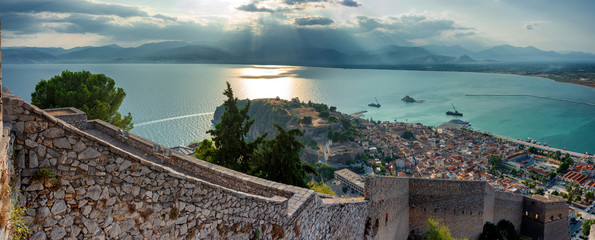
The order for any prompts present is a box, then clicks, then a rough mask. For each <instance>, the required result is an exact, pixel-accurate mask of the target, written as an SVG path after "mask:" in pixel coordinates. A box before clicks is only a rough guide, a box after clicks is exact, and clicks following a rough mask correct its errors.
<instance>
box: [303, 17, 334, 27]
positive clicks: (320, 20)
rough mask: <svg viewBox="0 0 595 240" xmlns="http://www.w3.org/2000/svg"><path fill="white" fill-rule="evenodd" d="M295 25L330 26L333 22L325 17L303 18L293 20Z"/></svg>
mask: <svg viewBox="0 0 595 240" xmlns="http://www.w3.org/2000/svg"><path fill="white" fill-rule="evenodd" d="M294 22H295V25H298V26H315V25H322V26H324V25H331V24H333V23H334V22H335V21H333V20H332V19H330V18H326V17H303V18H296V19H294Z"/></svg>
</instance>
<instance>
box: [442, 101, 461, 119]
mask: <svg viewBox="0 0 595 240" xmlns="http://www.w3.org/2000/svg"><path fill="white" fill-rule="evenodd" d="M450 105H452V109H453V110H455V111H454V112H453V111H447V112H446V115H452V116H459V117H462V116H463V113H460V112H459V111H457V109H456V108H455V105H453V104H452V103H451V104H450Z"/></svg>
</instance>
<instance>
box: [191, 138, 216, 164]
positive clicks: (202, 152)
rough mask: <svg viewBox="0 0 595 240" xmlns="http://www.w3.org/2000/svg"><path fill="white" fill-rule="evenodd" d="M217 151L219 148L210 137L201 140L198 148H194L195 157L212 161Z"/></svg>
mask: <svg viewBox="0 0 595 240" xmlns="http://www.w3.org/2000/svg"><path fill="white" fill-rule="evenodd" d="M216 151H217V149H216V148H215V146H213V142H212V141H211V140H209V139H205V140H202V142H200V145H198V147H197V148H195V149H194V152H195V153H194V157H195V158H198V159H202V160H205V161H209V162H212V161H213V155H215V152H216Z"/></svg>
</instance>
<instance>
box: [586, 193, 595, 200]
mask: <svg viewBox="0 0 595 240" xmlns="http://www.w3.org/2000/svg"><path fill="white" fill-rule="evenodd" d="M594 197H595V194H594V193H593V192H591V191H589V192H587V193H585V199H588V200H593V198H594Z"/></svg>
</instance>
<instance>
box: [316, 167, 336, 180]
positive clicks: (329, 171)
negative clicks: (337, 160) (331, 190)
mask: <svg viewBox="0 0 595 240" xmlns="http://www.w3.org/2000/svg"><path fill="white" fill-rule="evenodd" d="M316 166H317V168H316V171H317V172H318V175H319V176H320V177H321V178H322V180H323V181H326V180H329V179H332V178H334V177H335V175H334V173H335V168H333V167H332V166H331V165H328V164H321V163H317V164H316Z"/></svg>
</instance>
